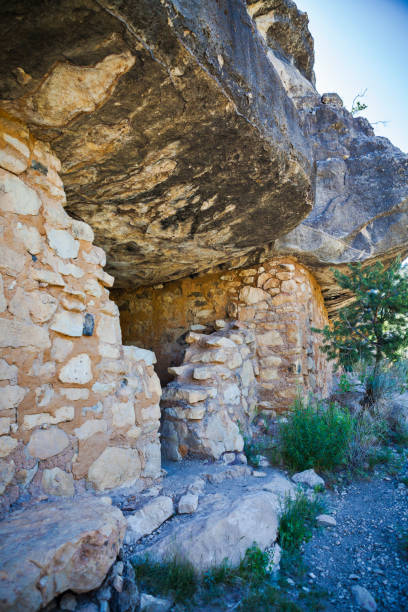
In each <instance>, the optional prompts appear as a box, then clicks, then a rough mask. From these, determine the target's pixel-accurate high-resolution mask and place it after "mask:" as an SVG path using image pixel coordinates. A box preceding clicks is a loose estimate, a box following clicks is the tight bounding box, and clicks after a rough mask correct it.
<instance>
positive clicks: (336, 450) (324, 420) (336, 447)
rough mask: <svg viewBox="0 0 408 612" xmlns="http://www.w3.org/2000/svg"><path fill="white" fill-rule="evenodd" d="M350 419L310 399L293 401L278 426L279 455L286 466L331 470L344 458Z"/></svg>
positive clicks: (339, 411) (331, 407) (347, 415)
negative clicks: (286, 414)
mask: <svg viewBox="0 0 408 612" xmlns="http://www.w3.org/2000/svg"><path fill="white" fill-rule="evenodd" d="M352 427H353V419H352V417H351V416H350V414H349V412H348V411H346V410H344V409H343V408H341V407H339V406H336V405H335V404H330V405H329V406H327V407H326V406H324V404H323V403H322V402H318V401H317V400H312V399H311V398H310V399H309V401H308V402H307V403H306V404H304V402H303V401H302V399H300V398H299V399H297V400H296V401H295V404H294V406H293V408H292V410H291V411H290V413H289V414H288V418H287V422H286V423H282V424H281V426H280V432H279V433H280V445H281V453H282V456H283V458H284V459H285V461H286V462H287V464H288V465H289V467H291V468H292V469H295V470H306V469H308V468H316V469H322V470H325V469H328V470H330V469H333V468H334V467H335V466H337V465H340V464H341V463H342V462H343V461H344V460H345V457H346V453H347V447H348V443H349V441H350V439H351V435H352Z"/></svg>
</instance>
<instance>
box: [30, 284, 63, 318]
mask: <svg viewBox="0 0 408 612" xmlns="http://www.w3.org/2000/svg"><path fill="white" fill-rule="evenodd" d="M25 299H26V302H27V307H28V310H29V312H30V314H31V316H32V318H33V321H34V323H45V322H46V321H49V320H50V319H51V317H52V316H53V314H54V313H55V311H56V310H57V307H58V300H57V299H56V298H55V297H54V296H53V295H50V294H49V293H46V292H45V291H33V292H31V293H26V294H25Z"/></svg>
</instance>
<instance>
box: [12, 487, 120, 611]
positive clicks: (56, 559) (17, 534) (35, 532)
mask: <svg viewBox="0 0 408 612" xmlns="http://www.w3.org/2000/svg"><path fill="white" fill-rule="evenodd" d="M125 529H126V520H125V518H124V516H123V515H122V513H121V511H120V510H119V509H118V508H115V507H113V506H112V505H110V500H109V498H95V497H84V498H76V499H75V500H63V501H58V502H55V503H44V504H38V505H36V506H33V507H31V508H27V509H25V510H21V511H18V512H15V513H14V514H12V515H11V516H9V517H8V518H6V519H5V520H4V521H2V522H1V523H0V610H1V611H2V612H31V611H35V610H39V609H40V608H42V607H43V606H45V605H46V604H47V603H48V602H50V601H51V600H52V599H53V598H54V597H55V596H56V595H58V594H60V593H64V591H67V590H71V591H74V592H75V593H84V592H87V591H90V590H92V589H95V588H97V587H99V585H100V584H101V582H102V580H103V579H104V577H105V575H106V574H107V572H108V570H109V568H110V566H111V565H112V563H113V562H114V560H115V559H116V557H117V554H118V552H119V548H120V547H121V545H122V541H123V538H124V535H125Z"/></svg>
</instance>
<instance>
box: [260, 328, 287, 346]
mask: <svg viewBox="0 0 408 612" xmlns="http://www.w3.org/2000/svg"><path fill="white" fill-rule="evenodd" d="M256 339H257V342H258V344H259V345H260V346H282V345H283V340H282V337H281V335H280V334H279V332H277V331H275V330H273V329H271V330H270V331H267V332H265V333H264V334H257V336H256Z"/></svg>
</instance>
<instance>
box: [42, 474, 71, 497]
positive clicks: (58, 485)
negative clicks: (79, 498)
mask: <svg viewBox="0 0 408 612" xmlns="http://www.w3.org/2000/svg"><path fill="white" fill-rule="evenodd" d="M41 486H42V488H43V489H44V491H45V493H47V494H48V495H58V496H61V497H72V496H73V495H74V493H75V487H74V478H73V476H72V474H68V472H64V471H63V470H61V468H59V467H54V468H52V469H45V470H44V472H43V475H42V480H41Z"/></svg>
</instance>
